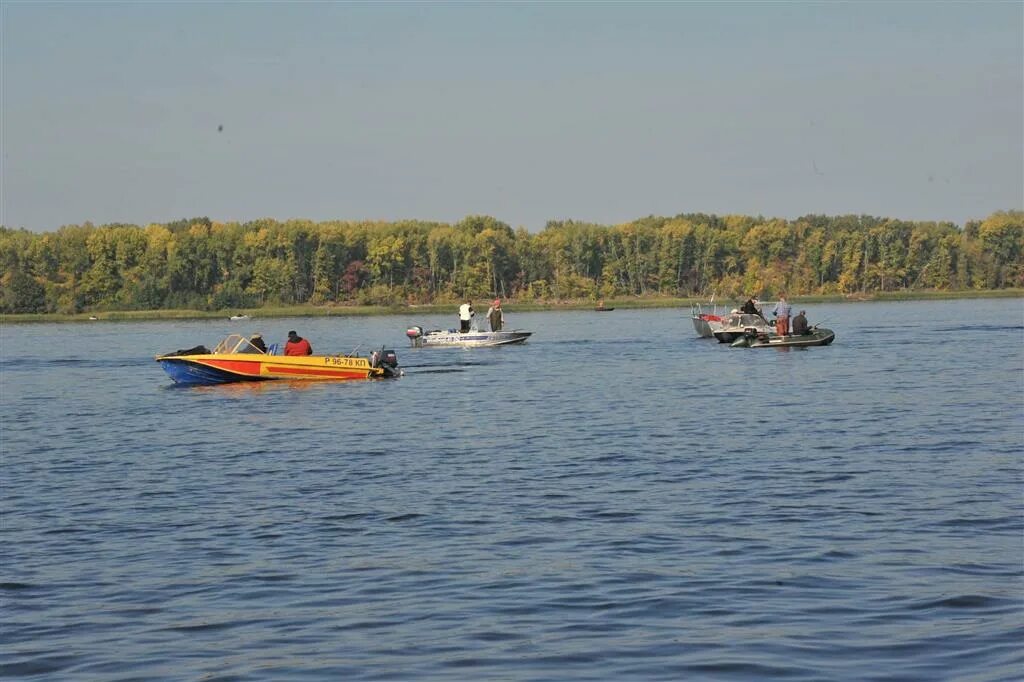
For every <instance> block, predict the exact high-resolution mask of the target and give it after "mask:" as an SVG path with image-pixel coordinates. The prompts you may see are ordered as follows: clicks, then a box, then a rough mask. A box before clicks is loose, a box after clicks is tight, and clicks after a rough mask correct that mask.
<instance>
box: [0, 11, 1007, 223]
mask: <svg viewBox="0 0 1024 682" xmlns="http://www.w3.org/2000/svg"><path fill="white" fill-rule="evenodd" d="M0 148H2V165H0V224H2V225H4V226H6V227H13V228H26V229H29V230H34V231H40V232H49V231H55V230H57V229H58V228H60V227H61V226H62V225H66V224H81V223H83V222H85V221H91V222H92V223H94V224H106V223H112V222H122V223H132V224H137V225H145V224H149V223H166V222H169V221H172V220H178V219H181V218H191V217H197V216H208V217H209V218H211V219H213V220H216V221H222V222H228V221H246V220H252V219H256V218H275V219H278V220H287V219H292V218H302V219H309V220H314V221H323V220H382V221H397V220H404V219H417V220H429V221H439V222H449V223H452V222H456V221H458V220H460V219H462V218H463V217H465V216H467V215H490V216H493V217H495V218H497V219H498V220H501V221H503V222H505V223H508V224H509V225H511V226H512V227H514V228H518V227H525V228H526V229H528V230H530V231H533V232H535V231H539V230H542V229H543V228H544V226H545V224H546V223H547V222H548V221H549V220H569V219H572V220H579V221H586V222H593V223H599V224H602V225H615V224H620V223H624V222H628V221H631V220H634V219H637V218H640V217H643V216H648V215H662V216H672V215H677V214H680V213H696V212H703V213H714V214H718V215H726V214H743V215H751V216H756V215H761V216H765V217H779V218H786V219H794V218H797V217H799V216H802V215H807V214H811V213H814V214H827V215H844V214H866V215H873V216H880V217H889V218H898V219H903V220H944V221H951V222H954V223H956V224H958V225H963V223H964V222H966V221H968V220H983V219H984V218H986V217H987V216H988V215H990V214H991V213H993V212H995V211H999V210H1021V209H1024V2H1019V1H1017V2H969V3H958V2H893V3H889V2H885V3H883V2H857V3H853V2H850V3H837V2H825V3H821V2H778V3H775V2H758V3H742V2H719V3H684V2H658V3H654V2H651V3H643V2H640V3H616V2H545V3H538V2H518V3H497V2H495V3H484V2H479V3H472V2H468V3H467V2H459V3H457V2H383V3H356V2H265V3H264V2H244V3H242V2H238V3H213V2H135V3H129V2H119V3H94V2H40V1H35V2H17V1H11V0H0Z"/></svg>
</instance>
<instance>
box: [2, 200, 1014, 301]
mask: <svg viewBox="0 0 1024 682" xmlns="http://www.w3.org/2000/svg"><path fill="white" fill-rule="evenodd" d="M1022 253H1024V212H1021V211H1009V212H1002V211H1001V212H997V213H993V214H992V215H990V216H989V217H988V218H987V219H985V220H983V221H972V222H968V223H967V224H966V225H965V226H964V227H963V229H960V228H958V227H957V226H956V225H954V224H952V223H947V222H938V223H935V222H907V221H902V220H893V219H889V218H875V217H869V216H820V215H808V216H804V217H802V218H798V219H796V220H781V219H769V218H762V217H749V216H715V215H704V214H684V215H678V216H675V217H672V218H667V217H654V216H651V217H647V218H642V219H639V220H635V221H633V222H630V223H626V224H623V225H615V226H606V225H595V224H589V223H581V222H574V221H552V222H549V223H548V224H547V226H546V227H545V228H544V230H543V231H541V232H539V233H530V232H528V231H527V230H525V229H523V228H520V229H518V230H513V229H512V228H511V227H509V226H508V225H506V224H505V223H503V222H501V221H499V220H496V219H495V218H491V217H488V216H469V217H467V218H465V219H464V220H461V221H460V222H458V223H456V224H454V225H451V224H447V223H435V222H422V221H400V222H393V223H385V222H344V221H327V222H319V223H315V222H311V221H308V220H289V221H286V222H278V221H276V220H269V219H268V220H255V221H252V222H246V223H218V222H213V221H211V220H209V219H208V218H195V219H192V220H180V221H176V222H173V223H168V224H165V225H148V226H145V227H139V226H137V225H124V224H112V225H102V226H94V225H92V224H90V223H86V224H84V225H70V226H65V227H62V228H61V229H59V230H57V231H56V232H51V233H34V232H30V231H27V230H14V229H9V228H3V227H0V285H2V295H0V311H2V312H7V313H26V312H27V313H43V312H58V313H77V312H82V311H90V310H158V309H174V308H189V309H207V310H220V309H241V308H254V307H258V306H262V305H271V304H272V305H275V306H276V305H291V304H313V305H320V304H329V303H340V304H347V303H356V304H360V305H393V304H397V303H429V302H445V301H454V300H458V299H460V298H463V297H475V298H481V297H492V296H501V297H503V298H512V299H518V300H538V301H551V300H569V299H604V298H607V299H611V298H615V297H620V296H627V295H628V296H633V295H640V296H644V295H650V296H658V295H663V296H684V297H691V296H698V297H706V296H709V295H711V294H712V293H715V294H717V295H718V296H719V298H722V297H734V298H735V297H745V296H747V295H749V294H759V295H761V296H765V297H771V296H774V295H777V294H778V292H780V291H783V290H784V291H786V292H788V293H790V294H791V295H801V294H804V295H806V294H837V293H853V292H878V291H894V290H917V289H938V290H966V289H1000V288H1006V287H1021V286H1024V265H1022Z"/></svg>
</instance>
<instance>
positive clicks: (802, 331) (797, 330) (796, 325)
mask: <svg viewBox="0 0 1024 682" xmlns="http://www.w3.org/2000/svg"><path fill="white" fill-rule="evenodd" d="M810 333H811V330H810V328H809V327H808V326H807V311H806V310H801V311H800V312H799V313H797V314H796V317H794V318H793V336H806V335H807V334H810Z"/></svg>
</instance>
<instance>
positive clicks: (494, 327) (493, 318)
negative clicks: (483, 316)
mask: <svg viewBox="0 0 1024 682" xmlns="http://www.w3.org/2000/svg"><path fill="white" fill-rule="evenodd" d="M487 321H488V322H490V323H491V331H492V332H500V331H501V326H502V325H503V324H505V313H503V312H501V299H500V298H496V299H494V303H493V304H491V307H490V308H488V309H487Z"/></svg>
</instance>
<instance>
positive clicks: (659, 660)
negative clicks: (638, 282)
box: [0, 300, 1024, 680]
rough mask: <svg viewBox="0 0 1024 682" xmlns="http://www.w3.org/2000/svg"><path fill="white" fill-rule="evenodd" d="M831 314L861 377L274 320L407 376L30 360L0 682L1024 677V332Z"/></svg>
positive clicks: (135, 360) (12, 449)
mask: <svg viewBox="0 0 1024 682" xmlns="http://www.w3.org/2000/svg"><path fill="white" fill-rule="evenodd" d="M806 307H807V309H808V315H809V317H811V318H812V319H818V318H826V317H827V318H828V319H830V320H832V324H830V325H829V326H830V328H833V329H835V331H836V341H835V343H834V344H833V345H832V346H828V347H823V348H807V349H789V348H783V349H778V350H781V351H785V352H777V353H771V352H765V351H762V350H755V349H744V348H730V347H729V346H728V344H718V343H716V342H715V341H714V340H706V339H696V338H695V337H694V332H693V327H692V325H691V322H690V319H689V310H688V309H687V310H682V311H664V310H659V311H637V310H621V309H620V310H618V311H616V312H615V313H614V316H613V317H610V316H609V315H607V314H603V313H598V312H591V311H581V312H574V313H529V314H525V313H524V314H518V313H517V312H516V311H515V309H514V305H510V306H508V310H506V316H508V318H510V323H511V324H514V326H516V327H519V328H524V329H530V330H532V331H534V336H533V337H531V339H530V341H529V342H528V343H527V344H525V345H523V346H519V347H509V348H478V349H469V350H466V349H452V348H424V349H412V348H408V347H407V346H406V347H405V348H404V350H403V348H402V345H401V342H402V339H403V335H404V331H405V328H406V327H407V326H408V323H409V322H410V320H407V319H405V318H404V317H403V316H393V317H374V318H346V319H344V320H343V321H339V320H337V319H330V318H310V319H304V320H283V321H273V320H260V327H261V330H260V331H262V332H263V333H264V335H265V336H268V338H275V337H277V336H283V334H284V332H285V331H287V330H288V329H292V328H301V329H302V330H303V336H305V337H307V338H309V339H311V341H312V343H313V344H314V347H323V348H331V347H334V348H347V347H353V346H356V345H358V344H360V343H365V344H368V347H369V346H374V347H376V346H377V345H379V344H382V343H383V344H386V345H388V346H389V347H396V348H398V356H399V362H400V363H401V366H402V367H403V368H404V369H405V370H406V371H407V374H406V376H404V377H402V378H400V379H398V380H388V381H348V382H310V381H274V382H259V383H243V384H229V385H223V386H215V387H195V388H186V389H177V388H174V384H172V383H171V381H170V379H169V378H168V377H167V376H166V375H165V374H164V373H163V371H162V370H161V369H160V368H159V366H158V365H157V364H156V363H154V362H153V355H154V351H156V350H158V349H160V348H166V347H181V348H187V347H191V346H194V345H196V344H198V343H206V344H209V343H211V342H215V341H216V340H217V339H218V338H222V337H223V336H224V335H225V334H226V333H228V332H230V331H232V330H236V329H240V327H238V325H239V324H244V323H239V322H233V323H230V325H229V323H228V321H226V320H225V321H197V322H181V321H174V322H166V323H157V322H149V323H122V324H106V323H95V324H91V325H4V326H0V414H2V415H3V432H2V438H0V454H2V460H0V466H2V469H0V471H2V477H3V478H2V485H3V487H2V490H3V495H0V519H2V523H0V539H2V542H0V548H2V549H0V552H2V554H0V566H2V576H0V599H2V603H3V613H4V616H3V623H4V626H3V627H2V628H0V644H2V645H3V646H2V647H0V671H2V674H3V675H6V676H9V677H13V678H30V677H32V678H36V677H38V678H40V679H76V680H78V679H97V680H116V679H161V678H164V679H203V678H209V679H229V678H244V679H253V680H256V679H267V680H280V679H302V678H306V679H352V680H355V679H394V680H399V679H401V680H405V679H437V680H451V679H481V680H490V679H536V680H551V679H558V680H573V679H579V680H583V679H588V680H596V679H600V680H605V679H644V680H647V679H662V680H679V679H745V680H749V679H768V678H785V679H808V680H819V679H830V680H831V679H849V680H862V679H875V678H886V679H928V680H931V679H992V680H1002V679H1015V678H1016V677H1017V676H1018V673H1019V670H1020V669H1021V666H1022V664H1024V660H1022V659H1024V656H1022V653H1021V649H1020V645H1019V642H1020V640H1021V637H1022V636H1024V625H1022V620H1021V613H1022V611H1021V591H1020V586H1021V584H1022V578H1024V575H1022V568H1021V564H1022V558H1024V556H1022V548H1021V542H1020V538H1021V534H1022V532H1024V521H1022V519H1024V513H1022V512H1024V509H1022V499H1021V495H1020V481H1021V478H1022V469H1024V467H1022V462H1021V451H1022V449H1024V434H1022V429H1024V424H1022V422H1021V410H1020V408H1021V404H1020V396H1021V383H1020V381H1021V371H1022V370H1024V351H1022V348H1024V344H1022V343H1021V341H1022V340H1024V339H1022V337H1021V331H1022V329H1024V326H1022V325H1024V319H1022V315H1024V313H1022V308H1021V305H1020V301H1019V300H992V301H984V300H983V301H963V302H957V301H953V302H923V303H891V304H889V303H885V304H882V303H873V304H861V303H855V304H845V305H836V304H829V305H821V306H806ZM444 319H447V318H444ZM513 320H514V321H513ZM1008 320H1009V321H1012V324H1008V325H1006V326H1004V325H1003V323H1004V322H1006V321H1008ZM895 321H898V322H895ZM418 322H419V323H423V324H425V325H426V326H429V325H431V324H434V325H435V326H450V325H445V324H444V322H443V320H442V319H441V318H438V319H437V320H430V319H427V320H419V321H418ZM275 327H276V328H275ZM242 331H243V332H244V331H245V330H242ZM240 333H241V332H240ZM26 339H31V340H32V342H31V343H26V342H25V340H26ZM66 348H73V349H74V352H73V353H71V354H67V353H66V352H65V351H64V350H62V349H66ZM12 349H18V355H16V356H15V355H14V354H13V352H12ZM791 350H796V351H799V352H790V351H791Z"/></svg>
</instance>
